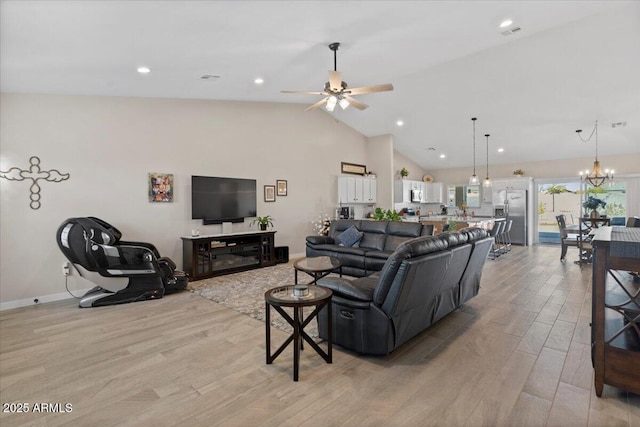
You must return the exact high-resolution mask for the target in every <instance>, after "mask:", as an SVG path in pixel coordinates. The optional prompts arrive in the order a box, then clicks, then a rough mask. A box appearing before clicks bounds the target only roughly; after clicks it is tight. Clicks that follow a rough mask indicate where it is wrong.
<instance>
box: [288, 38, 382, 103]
mask: <svg viewBox="0 0 640 427" xmlns="http://www.w3.org/2000/svg"><path fill="white" fill-rule="evenodd" d="M339 47H340V43H338V42H336V43H331V44H330V45H329V49H331V51H333V70H331V71H329V81H328V82H326V83H325V84H324V90H322V91H321V92H311V91H300V90H283V91H281V92H282V93H302V94H307V95H323V96H329V97H333V98H334V99H333V100H331V99H328V100H326V101H325V99H326V98H325V99H323V100H322V101H320V102H316V103H315V104H313V105H311V106H310V107H308V108H307V109H306V110H305V111H309V110H313V109H315V108H318V107H320V106H322V105H324V104H325V103H326V105H325V108H326V110H327V111H333V110H335V108H336V104H339V105H340V107H341V108H342V109H343V110H344V109H346V108H347V107H349V106H352V107H353V108H355V109H357V110H361V111H362V110H366V109H367V108H369V106H368V105H367V104H365V103H364V102H360V101H358V100H357V99H355V98H352V96H353V95H364V94H367V93H374V92H386V91H391V90H393V85H392V84H391V83H385V84H379V85H374V86H363V87H356V88H349V87H348V86H347V83H346V82H345V81H343V80H342V77H341V73H340V72H339V71H338V56H337V51H338V48H339Z"/></svg>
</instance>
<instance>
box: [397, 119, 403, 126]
mask: <svg viewBox="0 0 640 427" xmlns="http://www.w3.org/2000/svg"><path fill="white" fill-rule="evenodd" d="M396 124H397V125H398V126H402V125H403V124H404V122H403V121H402V120H398V121H397V122H396Z"/></svg>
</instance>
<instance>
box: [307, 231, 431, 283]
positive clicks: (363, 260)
mask: <svg viewBox="0 0 640 427" xmlns="http://www.w3.org/2000/svg"><path fill="white" fill-rule="evenodd" d="M351 226H355V227H356V228H357V229H358V230H360V231H361V232H362V233H363V234H364V235H363V237H362V240H360V242H359V246H358V247H344V246H338V243H337V242H336V237H337V236H339V235H340V234H341V233H342V232H343V231H345V230H346V229H348V228H349V227H351ZM432 234H433V226H432V225H422V224H420V223H418V222H397V221H370V220H353V219H339V220H337V221H334V222H332V223H331V227H330V229H329V234H328V235H327V236H308V237H307V239H306V240H307V248H306V254H307V256H308V257H315V256H332V257H335V258H338V259H339V260H340V262H342V272H343V273H344V274H346V275H348V276H353V277H365V276H368V275H370V274H372V273H375V272H376V271H380V270H382V267H383V266H384V263H385V262H386V261H387V258H389V256H390V255H391V254H392V253H393V251H395V250H396V248H397V247H398V246H399V245H400V244H401V243H404V242H406V241H408V240H411V239H414V238H416V237H420V236H430V235H432Z"/></svg>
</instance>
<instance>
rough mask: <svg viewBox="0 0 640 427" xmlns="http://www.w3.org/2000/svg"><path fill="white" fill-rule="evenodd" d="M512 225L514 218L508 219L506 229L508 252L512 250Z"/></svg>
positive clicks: (505, 236)
mask: <svg viewBox="0 0 640 427" xmlns="http://www.w3.org/2000/svg"><path fill="white" fill-rule="evenodd" d="M512 225H513V220H512V219H510V220H508V221H507V225H506V227H505V230H504V241H505V246H506V248H507V252H510V251H511V226H512Z"/></svg>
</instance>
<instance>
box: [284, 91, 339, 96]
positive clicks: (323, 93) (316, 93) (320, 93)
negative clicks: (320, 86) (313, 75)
mask: <svg viewBox="0 0 640 427" xmlns="http://www.w3.org/2000/svg"><path fill="white" fill-rule="evenodd" d="M280 93H303V94H307V95H328V93H326V92H308V91H303V90H281V91H280Z"/></svg>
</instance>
